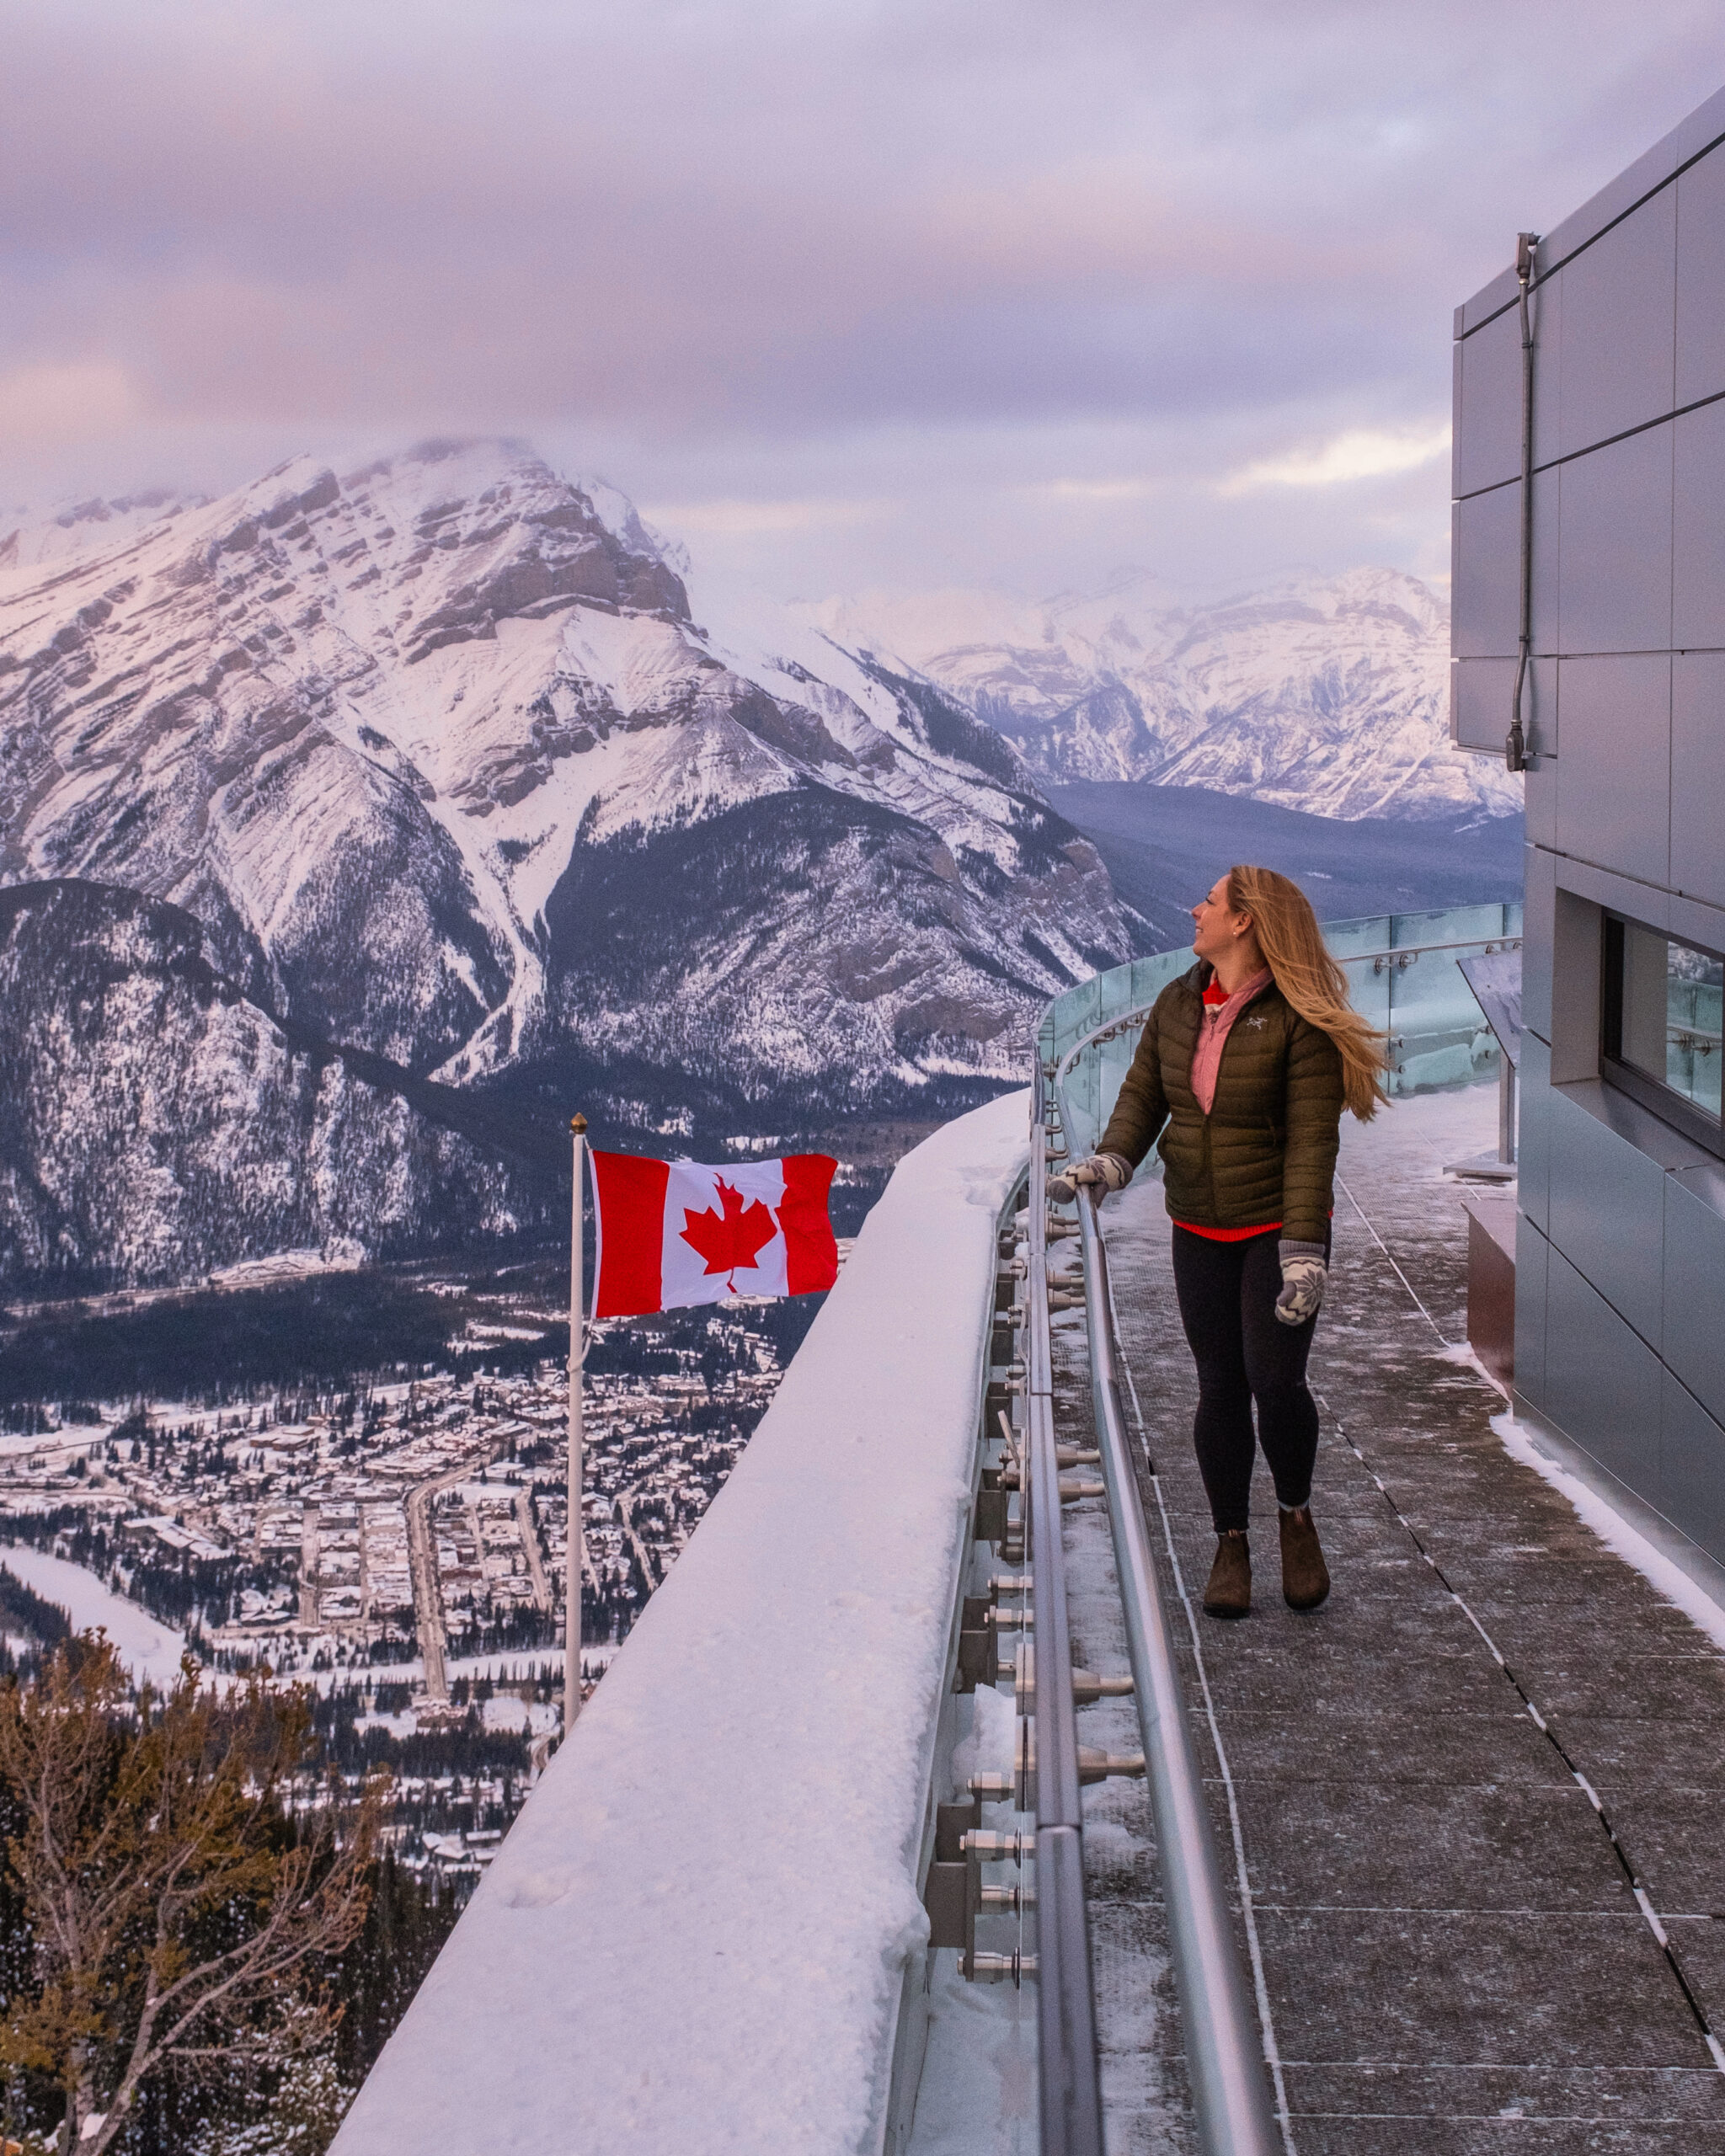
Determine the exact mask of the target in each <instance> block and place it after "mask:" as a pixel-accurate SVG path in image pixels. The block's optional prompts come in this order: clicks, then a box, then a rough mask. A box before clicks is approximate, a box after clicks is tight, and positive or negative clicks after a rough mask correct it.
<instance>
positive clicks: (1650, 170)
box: [1455, 90, 1725, 337]
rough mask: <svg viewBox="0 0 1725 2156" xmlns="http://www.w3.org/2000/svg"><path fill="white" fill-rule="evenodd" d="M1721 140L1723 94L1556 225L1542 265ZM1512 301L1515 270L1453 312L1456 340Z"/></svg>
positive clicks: (1558, 259)
mask: <svg viewBox="0 0 1725 2156" xmlns="http://www.w3.org/2000/svg"><path fill="white" fill-rule="evenodd" d="M1722 137H1725V90H1718V91H1716V92H1715V93H1714V94H1713V95H1712V97H1710V98H1709V99H1707V100H1706V104H1701V105H1698V106H1697V107H1696V109H1695V110H1694V111H1693V112H1692V113H1690V115H1689V116H1688V118H1687V119H1686V120H1680V121H1679V122H1678V124H1677V125H1676V126H1675V127H1674V128H1673V129H1672V130H1671V132H1670V133H1669V135H1665V136H1661V138H1660V139H1659V141H1657V142H1655V143H1654V145H1653V147H1652V149H1650V150H1648V151H1647V152H1645V153H1644V154H1643V155H1642V156H1641V157H1637V159H1636V161H1635V163H1633V164H1632V165H1629V166H1626V168H1625V169H1624V170H1623V171H1621V173H1618V175H1617V177H1616V179H1612V180H1609V181H1607V183H1606V184H1605V186H1604V187H1602V188H1601V189H1599V193H1598V194H1597V195H1592V196H1590V197H1589V200H1587V201H1585V202H1583V204H1582V205H1581V207H1580V208H1579V209H1578V210H1576V211H1572V212H1571V213H1570V215H1569V216H1567V217H1565V218H1564V219H1563V221H1562V223H1561V224H1557V225H1554V226H1553V227H1551V231H1550V232H1547V233H1546V235H1545V237H1544V239H1543V240H1542V241H1541V245H1540V262H1541V266H1542V267H1546V268H1549V269H1553V270H1554V269H1556V268H1557V265H1558V264H1560V263H1562V261H1564V260H1565V259H1566V258H1567V257H1568V256H1569V255H1571V254H1573V253H1575V251H1576V250H1577V248H1583V247H1585V246H1586V245H1587V243H1588V242H1589V240H1591V239H1593V238H1594V237H1595V236H1596V235H1597V234H1598V233H1599V232H1603V231H1604V230H1605V227H1606V226H1607V225H1609V224H1610V223H1612V222H1613V221H1614V220H1616V218H1618V217H1621V216H1622V215H1623V213H1624V211H1626V210H1628V209H1630V208H1632V206H1633V205H1634V204H1636V203H1637V202H1638V201H1640V200H1641V199H1642V197H1643V196H1644V195H1649V194H1651V193H1652V192H1653V189H1655V188H1657V187H1658V186H1660V185H1661V184H1663V183H1664V181H1666V180H1668V179H1670V178H1671V177H1672V175H1673V174H1674V173H1676V171H1677V170H1678V168H1679V167H1680V166H1682V165H1685V164H1687V163H1689V161H1690V159H1691V158H1692V157H1698V156H1699V155H1700V154H1701V152H1703V151H1704V150H1706V149H1707V148H1708V147H1709V146H1710V145H1711V144H1712V143H1715V142H1717V141H1719V140H1720V139H1721V138H1722ZM1514 297H1515V272H1514V270H1513V269H1509V270H1499V271H1498V274H1497V275H1496V276H1495V277H1493V279H1492V280H1491V281H1490V283H1489V284H1487V285H1483V286H1481V288H1480V289H1479V291H1477V292H1476V293H1475V294H1474V295H1473V296H1472V298H1471V299H1470V300H1466V301H1465V302H1463V303H1462V305H1461V306H1460V307H1457V308H1456V310H1455V335H1456V336H1458V337H1461V336H1465V335H1467V334H1471V333H1472V332H1474V331H1477V328H1478V327H1479V325H1480V324H1481V323H1482V322H1487V321H1488V320H1489V319H1490V318H1491V317H1492V316H1493V315H1494V314H1496V313H1497V312H1498V310H1499V309H1500V308H1501V307H1507V306H1509V303H1510V302H1512V301H1513V300H1514Z"/></svg>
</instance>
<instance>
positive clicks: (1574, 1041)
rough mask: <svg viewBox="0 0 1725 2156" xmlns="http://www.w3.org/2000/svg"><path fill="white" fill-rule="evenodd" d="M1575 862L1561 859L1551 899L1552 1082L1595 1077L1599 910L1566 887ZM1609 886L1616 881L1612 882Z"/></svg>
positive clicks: (1599, 936)
mask: <svg viewBox="0 0 1725 2156" xmlns="http://www.w3.org/2000/svg"><path fill="white" fill-rule="evenodd" d="M1575 868H1576V864H1575V863H1574V862H1573V861H1563V860H1560V861H1559V862H1558V866H1557V890H1556V892H1555V893H1554V894H1553V895H1552V899H1551V1082H1552V1084H1553V1085H1556V1086H1567V1085H1572V1084H1573V1083H1574V1082H1575V1081H1577V1080H1578V1079H1595V1078H1597V1077H1598V1076H1599V956H1600V951H1601V931H1600V926H1599V919H1600V916H1599V906H1598V905H1597V903H1596V902H1595V901H1594V900H1593V899H1589V898H1585V897H1582V896H1580V895H1579V894H1577V893H1576V892H1574V891H1573V890H1571V889H1567V886H1568V885H1569V884H1570V883H1572V882H1573V881H1575V880H1576V877H1575ZM1612 881H1613V883H1615V882H1616V878H1612Z"/></svg>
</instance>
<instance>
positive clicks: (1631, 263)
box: [1451, 91, 1725, 1560]
mask: <svg viewBox="0 0 1725 2156" xmlns="http://www.w3.org/2000/svg"><path fill="white" fill-rule="evenodd" d="M1507 237H1510V238H1511V241H1512V249H1513V235H1509V236H1507ZM1537 263H1538V281H1537V283H1536V285H1535V292H1534V338H1535V384H1534V398H1533V410H1534V462H1535V473H1534V480H1533V610H1532V611H1533V653H1534V659H1533V664H1532V668H1531V671H1530V682H1529V685H1528V690H1527V692H1526V694H1525V698H1524V705H1523V717H1524V723H1525V726H1526V730H1527V736H1528V747H1529V752H1530V759H1531V760H1530V769H1529V771H1528V773H1527V835H1528V849H1527V886H1526V907H1527V911H1526V928H1525V946H1524V967H1525V978H1524V995H1523V1001H1524V1012H1525V1023H1526V1026H1527V1027H1528V1033H1527V1035H1526V1037H1525V1050H1524V1065H1523V1073H1522V1104H1521V1158H1522V1166H1521V1179H1520V1197H1519V1229H1518V1237H1517V1286H1516V1296H1517V1311H1516V1345H1515V1356H1516V1385H1517V1389H1518V1391H1519V1392H1520V1393H1521V1395H1522V1396H1523V1397H1524V1398H1525V1401H1527V1403H1528V1404H1529V1405H1530V1406H1532V1407H1534V1408H1535V1409H1536V1410H1537V1411H1539V1412H1541V1414H1543V1415H1544V1416H1546V1417H1547V1418H1548V1419H1549V1420H1550V1421H1551V1422H1554V1423H1556V1424H1557V1426H1558V1427H1559V1428H1561V1429H1562V1431H1563V1432H1564V1433H1566V1434H1567V1436H1568V1437H1569V1438H1572V1439H1573V1441H1574V1442H1575V1443H1576V1444H1578V1445H1580V1446H1581V1447H1582V1448H1583V1449H1584V1450H1585V1451H1586V1452H1588V1453H1589V1454H1591V1455H1592V1456H1593V1457H1594V1459H1595V1460H1597V1461H1599V1464H1600V1465H1603V1466H1604V1467H1605V1468H1607V1469H1608V1470H1610V1472H1611V1473H1612V1474H1614V1475H1615V1476H1617V1477H1618V1478H1619V1479H1620V1480H1621V1481H1622V1482H1624V1483H1625V1484H1626V1485H1627V1486H1629V1487H1630V1488H1631V1489H1632V1490H1633V1491H1635V1492H1637V1495H1638V1496H1640V1497H1642V1498H1644V1499H1645V1500H1647V1501H1648V1502H1649V1503H1651V1504H1653V1506H1655V1507H1656V1508H1658V1510H1659V1511H1660V1512H1661V1513H1664V1515H1665V1517H1666V1518H1668V1519H1669V1520H1670V1521H1671V1522H1672V1523H1673V1524H1674V1525H1675V1526H1676V1527H1678V1528H1679V1529H1681V1530H1682V1532H1683V1533H1684V1534H1687V1535H1688V1536H1690V1538H1691V1539H1692V1540H1694V1541H1696V1543H1698V1544H1699V1545H1701V1546H1702V1547H1703V1548H1704V1549H1706V1550H1708V1551H1709V1552H1710V1554H1712V1556H1715V1557H1716V1558H1719V1559H1722V1560H1725V1161H1720V1160H1719V1159H1717V1158H1716V1157H1715V1156H1714V1155H1713V1154H1712V1153H1711V1152H1710V1151H1708V1150H1706V1149H1704V1148H1703V1147H1702V1146H1701V1145H1697V1144H1696V1143H1694V1142H1693V1141H1692V1140H1691V1139H1689V1138H1687V1137H1685V1136H1684V1135H1683V1134H1680V1132H1679V1131H1678V1130H1677V1129H1674V1128H1672V1127H1671V1125H1670V1124H1669V1123H1667V1122H1665V1121H1664V1119H1663V1118H1660V1117H1658V1115H1656V1114H1654V1113H1652V1112H1651V1111H1650V1110H1648V1108H1646V1107H1642V1106H1641V1105H1640V1104H1639V1103H1638V1102H1636V1101H1633V1100H1631V1099H1630V1098H1628V1097H1626V1095H1625V1094H1623V1093H1621V1092H1620V1091H1616V1089H1615V1088H1613V1087H1612V1086H1609V1085H1607V1084H1606V1083H1605V1082H1604V1081H1602V1079H1601V1076H1600V1060H1599V1051H1600V1038H1601V1037H1600V973H1601V921H1602V916H1603V914H1604V912H1605V910H1606V909H1610V910H1611V911H1613V912H1615V913H1618V914H1621V915H1624V916H1626V918H1628V919H1630V920H1632V921H1642V922H1645V923H1647V924H1648V926H1651V927H1653V928H1657V929H1659V930H1662V931H1664V932H1665V933H1667V934H1669V935H1670V936H1673V937H1678V938H1680V939H1681V940H1683V941H1685V942H1692V943H1696V944H1700V945H1702V946H1704V947H1707V948H1709V949H1711V950H1712V951H1713V952H1716V953H1717V952H1725V91H1722V92H1721V93H1718V94H1717V96H1715V97H1713V98H1712V99H1710V100H1709V101H1708V102H1707V104H1705V105H1703V106H1701V109H1699V110H1698V111H1697V112H1696V113H1694V114H1693V115H1690V118H1689V119H1688V120H1685V122H1684V123H1683V125H1681V126H1680V127H1679V128H1677V129H1676V130H1675V131H1674V132H1673V133H1672V134H1671V135H1670V136H1667V137H1666V138H1665V140H1664V141H1662V142H1660V143H1658V144H1657V145H1656V146H1655V147H1654V148H1653V149H1652V150H1650V151H1649V152H1648V154H1647V155H1646V156H1645V157H1642V158H1640V159H1639V160H1637V163H1635V164H1634V165H1632V166H1631V167H1630V168H1629V169H1628V171H1626V173H1621V174H1620V176H1619V177H1618V179H1616V180H1614V181H1613V182H1612V183H1611V184H1610V186H1608V187H1606V188H1605V189H1603V190H1602V191H1601V192H1600V193H1599V195H1596V196H1595V197H1594V200H1592V201H1591V202H1589V203H1588V204H1586V205H1583V208H1582V209H1580V210H1579V211H1577V212H1576V213H1575V215H1574V216H1572V217H1570V218H1568V219H1567V220H1566V221H1565V222H1564V223H1563V224H1562V225H1561V226H1559V227H1557V229H1556V230H1555V231H1554V232H1551V233H1549V234H1547V235H1546V236H1545V237H1544V238H1543V239H1542V241H1541V246H1540V248H1539V252H1538V256H1537ZM1515 291H1516V288H1515V280H1514V272H1513V270H1511V271H1506V272H1504V273H1503V274H1502V275H1499V276H1498V277H1497V278H1495V279H1494V280H1493V282H1492V283H1491V284H1489V285H1487V286H1486V287H1485V289H1484V291H1482V292H1480V293H1478V294H1477V295H1476V296H1475V297H1474V298H1473V299H1471V300H1470V301H1469V302H1467V304H1466V306H1465V307H1461V308H1458V309H1457V311H1456V317H1455V475H1454V486H1453V493H1454V495H1455V504H1454V510H1453V523H1452V553H1453V568H1454V576H1455V584H1454V597H1455V614H1454V623H1455V626H1454V645H1453V650H1454V669H1453V681H1452V689H1453V695H1452V705H1451V711H1452V728H1453V731H1454V734H1455V739H1456V740H1457V742H1458V743H1459V744H1461V745H1462V746H1463V747H1470V748H1477V749H1481V750H1494V751H1496V752H1498V753H1499V754H1501V753H1502V750H1503V740H1504V736H1505V734H1506V733H1507V732H1508V729H1509V717H1510V705H1511V696H1512V688H1513V682H1514V670H1515V648H1516V638H1517V630H1518V616H1519V589H1520V587H1519V548H1520V513H1521V503H1520V496H1521V480H1520V466H1521V347H1520V323H1519V312H1518V309H1517V307H1516V305H1515Z"/></svg>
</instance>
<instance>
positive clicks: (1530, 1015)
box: [1521, 846, 1557, 1043]
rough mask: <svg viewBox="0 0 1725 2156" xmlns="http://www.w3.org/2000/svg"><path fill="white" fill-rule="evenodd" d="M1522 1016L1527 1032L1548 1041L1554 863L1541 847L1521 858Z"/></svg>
mask: <svg viewBox="0 0 1725 2156" xmlns="http://www.w3.org/2000/svg"><path fill="white" fill-rule="evenodd" d="M1522 859H1523V862H1525V867H1524V868H1523V870H1522V906H1523V908H1524V911H1523V914H1522V923H1521V934H1522V943H1521V1017H1522V1022H1523V1024H1524V1025H1525V1027H1527V1029H1528V1031H1529V1032H1530V1033H1537V1034H1538V1035H1539V1037H1540V1038H1541V1040H1542V1041H1546V1042H1547V1043H1549V1041H1550V1040H1551V936H1552V929H1553V921H1552V911H1553V907H1554V905H1555V903H1556V899H1557V862H1556V861H1555V860H1554V859H1553V858H1552V857H1551V855H1550V854H1549V853H1547V852H1546V851H1545V849H1544V848H1543V847H1542V846H1528V847H1526V848H1525V850H1524V852H1523V855H1522Z"/></svg>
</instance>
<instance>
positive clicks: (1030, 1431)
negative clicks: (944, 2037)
mask: <svg viewBox="0 0 1725 2156" xmlns="http://www.w3.org/2000/svg"><path fill="white" fill-rule="evenodd" d="M1031 1115H1032V1123H1031V1130H1030V1190H1029V1201H1028V1203H1029V1230H1030V1232H1029V1248H1028V1251H1027V1253H1026V1255H1027V1259H1028V1268H1027V1273H1026V1278H1025V1288H1026V1303H1027V1305H1028V1308H1027V1315H1028V1320H1029V1348H1030V1353H1029V1356H1028V1358H1027V1360H1028V1390H1027V1392H1026V1396H1025V1406H1026V1407H1027V1409H1028V1414H1027V1416H1026V1424H1025V1427H1026V1437H1027V1443H1028V1453H1029V1469H1030V1472H1029V1476H1028V1481H1029V1489H1028V1492H1027V1495H1028V1498H1029V1553H1030V1566H1031V1576H1032V1580H1033V1589H1032V1593H1033V1604H1034V1608H1035V1613H1036V1615H1035V1635H1034V1636H1035V1641H1036V1700H1035V1706H1034V1710H1033V1722H1032V1728H1033V1731H1034V1733H1035V1741H1036V1897H1037V1900H1036V1955H1037V1994H1036V2019H1037V2043H1038V2061H1039V2063H1038V2094H1039V2108H1040V2111H1041V2122H1042V2156H1102V2149H1103V2138H1102V2087H1101V2081H1100V2077H1099V2073H1098V2068H1097V2051H1096V2001H1095V1993H1094V1989H1093V1987H1092V1977H1091V1969H1090V1936H1089V1925H1088V1924H1087V1920H1086V1916H1085V1908H1084V1846H1083V1825H1084V1814H1083V1812H1082V1809H1081V1804H1080V1800H1079V1783H1078V1725H1077V1721H1076V1718H1075V1716H1074V1711H1073V1704H1072V1649H1071V1636H1070V1634H1069V1632H1068V1630H1067V1623H1066V1561H1065V1546H1064V1544H1063V1542H1062V1540H1061V1529H1060V1460H1059V1455H1058V1454H1057V1453H1056V1451H1055V1417H1054V1377H1053V1368H1052V1358H1051V1356H1050V1352H1049V1348H1050V1343H1049V1308H1048V1159H1047V1149H1048V1128H1047V1123H1046V1121H1045V1119H1044V1118H1045V1116H1046V1092H1045V1089H1044V1080H1043V1070H1042V1062H1041V1059H1040V1057H1038V1059H1037V1063H1036V1072H1035V1080H1034V1083H1033V1087H1032V1091H1031Z"/></svg>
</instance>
